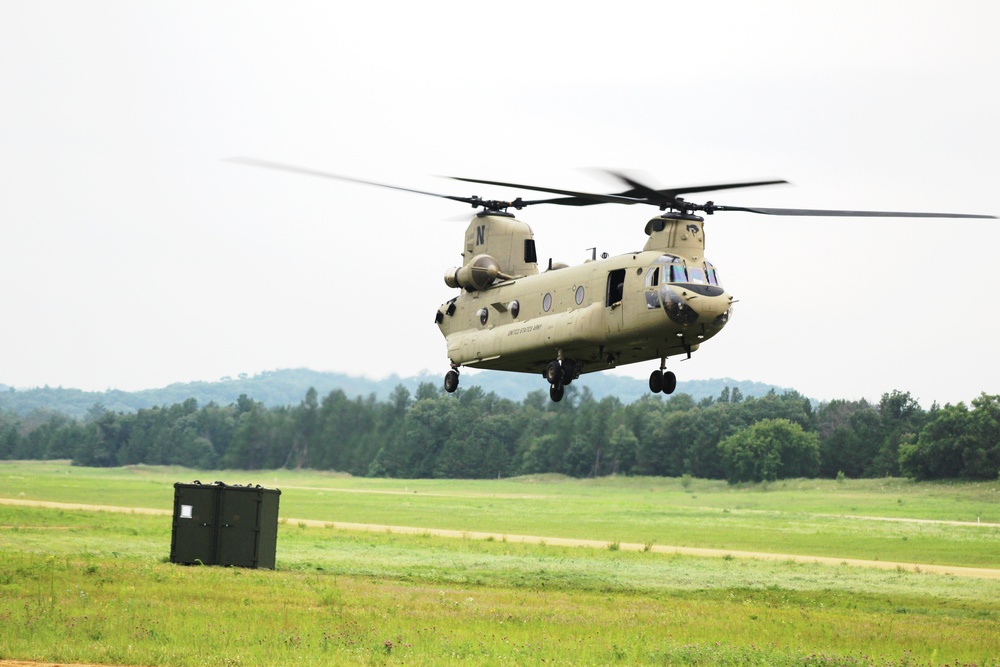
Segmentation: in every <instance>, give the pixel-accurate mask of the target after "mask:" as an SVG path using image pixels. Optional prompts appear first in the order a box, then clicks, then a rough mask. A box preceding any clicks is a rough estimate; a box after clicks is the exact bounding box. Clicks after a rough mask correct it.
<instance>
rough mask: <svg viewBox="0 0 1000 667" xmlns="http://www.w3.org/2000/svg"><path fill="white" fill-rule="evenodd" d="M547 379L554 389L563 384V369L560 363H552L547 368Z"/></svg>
mask: <svg viewBox="0 0 1000 667" xmlns="http://www.w3.org/2000/svg"><path fill="white" fill-rule="evenodd" d="M545 379H546V380H548V382H549V384H550V385H552V386H553V387H554V386H556V385H557V384H562V380H563V368H562V366H561V365H560V364H559V362H558V361H550V362H549V365H548V366H546V367H545Z"/></svg>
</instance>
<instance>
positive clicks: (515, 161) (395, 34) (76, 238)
mask: <svg viewBox="0 0 1000 667" xmlns="http://www.w3.org/2000/svg"><path fill="white" fill-rule="evenodd" d="M598 7H599V8H598ZM997 26H1000V3H997V2H993V1H991V0H982V1H975V0H962V1H961V2H955V1H954V0H941V1H927V0H905V1H899V2H876V1H872V0H864V1H862V2H850V1H846V0H841V1H839V2H836V3H813V2H802V1H801V0H794V1H784V0H780V1H779V0H772V1H757V2H697V3H695V2H655V3H654V2H651V1H647V2H628V1H626V2H616V3H601V4H600V5H598V4H596V3H579V2H574V3H570V2H558V3H556V2H553V3H539V2H516V1H515V2H510V1H508V2H504V3H470V2H438V1H435V0H430V1H427V2H420V3H399V2H390V3H386V2H369V3H360V2H359V3H335V2H226V1H212V2H203V1H199V2H183V1H176V2H169V3H166V2H156V3H154V2H138V1H135V0H128V1H122V2H99V1H89V2H47V1H44V0H43V1H39V0H30V1H20V0H11V1H8V2H4V3H2V4H0V314H2V320H0V383H3V384H7V385H11V386H15V387H19V388H27V387H33V386H41V385H46V384H48V385H50V386H64V387H75V388H82V389H90V390H104V389H108V388H120V389H129V390H131V389H140V388H150V387H157V386H163V385H165V384H168V383H171V382H179V381H191V380H215V379H218V378H219V377H221V376H227V375H236V374H239V373H249V374H255V373H258V372H260V371H265V370H274V369H279V368H292V367H308V368H312V369H316V370H333V371H342V372H347V373H351V374H356V375H362V374H363V375H369V376H371V377H384V376H386V375H389V374H391V373H393V372H395V373H399V374H402V375H409V374H413V373H417V372H419V371H421V370H424V369H427V370H430V371H432V372H435V373H437V372H440V373H441V374H442V375H443V373H444V371H446V370H447V367H448V362H447V359H446V354H445V352H446V348H445V343H444V340H443V339H442V338H441V336H440V334H439V333H438V330H437V327H436V326H435V325H434V324H433V315H434V310H435V308H436V307H437V306H438V305H439V304H440V303H441V302H443V301H445V300H447V299H448V298H450V297H451V296H452V295H453V293H452V291H451V290H449V289H448V288H447V287H446V286H445V285H444V283H443V280H442V275H443V273H444V270H445V269H447V268H448V267H450V266H454V265H455V264H456V263H457V262H458V259H459V257H458V254H459V252H460V244H461V239H462V235H463V232H464V228H465V225H466V222H465V221H464V220H461V219H460V216H462V215H464V214H466V213H471V209H467V208H464V207H463V206H462V205H460V204H456V203H452V202H448V201H444V200H437V199H434V198H429V197H428V198H424V197H419V196H416V195H409V194H405V193H397V192H391V191H381V190H378V189H374V188H367V187H364V186H357V185H352V184H347V183H338V182H332V181H323V180H319V179H311V178H307V177H302V176H295V175H291V174H283V173H277V172H269V171H265V170H260V169H250V168H246V167H241V166H236V165H232V164H229V163H226V162H223V161H222V159H223V158H227V157H231V156H251V157H255V158H261V159H267V160H274V161H279V162H287V163H292V164H297V165H301V166H304V167H310V168H314V169H320V170H326V171H332V172H337V173H344V174H351V175H354V176H358V177H360V178H367V179H371V180H377V181H382V182H388V183H395V184H398V185H401V186H405V187H413V188H418V189H426V190H433V191H439V192H447V193H451V194H457V195H464V196H467V195H473V194H478V195H481V196H487V197H493V196H506V195H508V194H517V193H509V192H503V191H500V190H499V189H491V188H487V187H479V186H471V185H469V184H461V183H457V182H449V181H447V180H444V179H440V178H437V177H435V176H434V175H435V174H447V175H461V176H470V177H474V178H485V179H495V180H507V181H518V182H527V183H537V184H541V185H546V186H551V187H561V188H570V189H580V190H588V191H612V190H615V189H620V188H619V187H618V186H617V185H616V184H614V183H610V182H607V181H605V180H603V179H601V178H599V177H597V176H595V174H594V173H593V172H592V171H588V168H591V167H604V168H614V169H628V170H635V171H638V172H639V173H642V174H645V178H646V179H647V180H648V181H649V182H650V183H651V184H653V185H656V186H659V187H667V186H675V185H688V184H697V183H705V182H726V181H728V180H733V179H767V178H784V179H788V180H789V181H791V182H792V185H786V186H772V187H767V188H757V189H749V190H733V191H730V192H726V193H711V194H710V195H707V196H705V197H704V199H714V200H715V201H716V202H718V203H721V204H730V205H744V206H750V205H763V206H775V207H813V208H876V209H877V208H882V209H889V210H930V211H955V212H968V213H987V214H994V215H997V214H1000V131H998V129H997V119H1000V95H998V90H1000V88H998V84H997V81H1000V40H998V39H997ZM692 199H696V198H695V197H692ZM652 213H654V211H653V210H652V209H650V210H649V211H643V210H640V209H639V208H637V207H614V206H596V207H590V208H587V209H581V210H573V209H562V208H560V207H549V208H545V207H535V208H531V209H527V210H526V211H522V212H521V213H520V214H519V217H520V218H521V219H523V220H525V221H526V222H528V223H529V224H531V225H532V226H533V228H534V231H535V236H536V240H537V244H538V250H539V256H540V258H541V261H546V259H547V258H548V257H550V256H551V257H554V258H556V259H557V260H560V261H567V262H571V263H576V262H579V261H582V260H583V259H584V258H585V257H586V248H588V247H591V246H597V247H598V249H599V251H600V252H605V251H606V252H609V253H612V254H614V253H619V252H627V251H631V250H634V249H637V248H640V247H641V246H642V244H643V243H644V241H645V236H644V235H643V233H642V229H643V226H644V223H645V220H646V219H647V217H648V216H649V214H652ZM456 216H458V217H459V219H456ZM707 234H708V243H709V245H708V252H707V254H708V257H709V258H710V259H711V260H712V261H713V262H714V263H715V264H716V265H717V266H718V267H719V270H720V275H721V277H722V280H723V283H724V285H725V286H726V287H727V289H728V290H729V291H730V292H732V293H733V294H734V295H735V296H736V297H737V298H738V299H739V304H738V306H737V310H736V312H735V316H734V319H733V320H732V321H731V323H730V325H729V326H728V327H727V329H726V330H725V331H724V332H723V333H722V334H721V335H720V336H719V337H718V338H716V339H714V340H712V341H709V342H708V343H706V344H705V345H704V346H703V347H702V349H701V350H700V351H699V352H697V353H695V355H694V357H693V359H691V360H690V361H685V362H683V363H673V364H672V366H671V367H672V368H673V369H674V370H675V371H676V372H677V374H678V376H679V378H680V379H681V380H684V379H696V378H712V377H733V378H736V379H746V380H758V381H763V382H770V383H774V384H778V385H782V386H788V387H794V388H796V389H798V390H799V391H801V392H803V393H804V394H806V395H809V396H813V397H816V398H819V399H831V398H859V397H862V396H863V397H867V398H869V399H876V400H877V399H878V397H879V396H880V395H881V393H882V392H885V391H890V390H892V389H901V390H907V391H910V392H912V393H913V394H914V396H915V397H917V398H918V399H919V400H920V401H921V403H923V404H924V405H929V404H930V403H931V402H932V401H935V400H936V401H939V402H941V403H945V402H958V401H969V400H971V399H972V398H974V397H976V396H977V395H978V394H979V393H980V392H981V391H986V392H988V393H1000V375H998V371H1000V351H998V350H1000V346H998V340H1000V315H998V312H997V311H998V305H997V303H996V297H997V293H998V287H1000V278H998V274H997V264H998V261H997V259H996V257H997V249H998V248H1000V224H998V223H997V222H996V221H944V222H942V221H921V220H916V221H914V220H852V219H815V218H772V217H767V216H755V215H751V214H743V213H729V214H718V215H716V216H715V217H713V218H711V219H709V221H708V230H707ZM655 366H656V364H655V363H650V364H646V365H638V366H632V367H627V368H623V369H619V370H618V371H616V372H622V373H628V374H634V375H636V376H637V377H645V376H646V375H648V374H649V371H650V370H651V369H652V368H654V367H655ZM524 379H525V386H526V389H528V388H544V383H543V381H542V380H541V378H534V377H531V376H525V378H524ZM534 385H537V387H534Z"/></svg>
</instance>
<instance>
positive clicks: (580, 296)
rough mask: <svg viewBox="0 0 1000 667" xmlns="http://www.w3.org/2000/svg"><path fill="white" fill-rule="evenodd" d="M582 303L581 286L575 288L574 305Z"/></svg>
mask: <svg viewBox="0 0 1000 667" xmlns="http://www.w3.org/2000/svg"><path fill="white" fill-rule="evenodd" d="M582 303H583V285H580V286H579V287H577V288H576V305H578V306H579V305H581V304H582Z"/></svg>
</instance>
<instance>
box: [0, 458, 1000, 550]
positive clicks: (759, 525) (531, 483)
mask: <svg viewBox="0 0 1000 667" xmlns="http://www.w3.org/2000/svg"><path fill="white" fill-rule="evenodd" d="M196 478H197V479H201V480H202V481H203V482H211V481H214V480H217V479H221V480H225V481H227V482H228V483H243V484H246V483H255V484H262V485H264V486H271V487H277V488H280V489H282V496H281V503H280V504H281V516H282V517H291V518H296V519H313V520H319V521H339V522H348V523H374V524H382V525H396V526H414V527H420V528H445V529H453V530H459V531H483V532H493V533H498V534H508V535H536V536H544V537H566V538H578V539H594V540H604V541H606V542H608V543H614V542H619V543H623V542H628V543H638V544H657V545H671V546H683V547H705V548H714V549H729V550H733V551H763V552H770V553H784V554H801V555H812V556H827V557H833V558H856V559H863V560H883V561H890V562H910V563H934V564H941V565H958V566H966V567H987V568H1000V529H998V528H997V527H996V526H993V527H989V526H983V525H976V524H975V522H976V521H977V520H978V521H982V522H984V523H1000V484H998V483H996V482H992V483H979V484H915V483H912V482H908V481H905V480H896V479H879V480H846V481H844V482H835V481H832V480H823V481H821V480H791V481H787V482H776V483H771V484H766V485H746V486H739V487H731V486H729V485H727V484H726V483H725V482H716V481H708V480H692V481H683V480H679V479H663V478H606V479H599V480H570V479H566V478H560V477H555V478H553V477H551V476H544V477H541V478H519V479H514V480H493V481H474V482H469V481H445V480H386V479H375V480H373V479H359V478H351V477H346V476H342V475H341V476H338V475H333V474H323V473H315V472H302V473H295V472H289V471H266V472H257V473H247V472H234V471H226V472H194V471H191V470H184V469H171V468H154V467H147V466H137V467H129V468H115V469H101V470H86V469H81V468H73V467H70V466H68V465H66V464H65V463H44V464H43V463H8V464H0V484H2V487H0V488H2V489H3V490H2V492H0V495H2V496H6V497H10V498H18V497H20V498H26V499H36V500H49V501H61V502H75V503H89V504H106V505H120V506H141V507H149V508H159V509H170V508H171V507H172V505H173V483H174V482H175V481H187V482H189V481H192V480H193V479H196ZM685 485H686V488H685ZM860 517H886V518H894V519H928V520H934V521H965V522H969V524H968V525H964V526H951V525H944V524H935V523H903V522H886V521H872V520H869V519H866V518H860Z"/></svg>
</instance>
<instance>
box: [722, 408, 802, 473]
mask: <svg viewBox="0 0 1000 667" xmlns="http://www.w3.org/2000/svg"><path fill="white" fill-rule="evenodd" d="M719 450H720V452H721V455H722V465H723V468H724V469H725V472H726V479H727V480H729V482H730V483H731V484H735V483H737V482H763V481H771V480H775V479H784V478H787V477H808V476H811V475H814V474H815V473H816V470H817V468H818V467H819V438H818V437H817V436H816V434H815V433H807V432H806V431H804V430H802V427H801V426H799V425H798V424H795V423H792V422H790V421H789V420H787V419H765V420H763V421H759V422H757V423H755V424H753V425H751V426H749V427H747V428H744V429H741V430H739V431H737V432H736V433H734V434H733V435H731V436H729V437H727V438H725V439H724V440H722V441H721V442H720V443H719Z"/></svg>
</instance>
